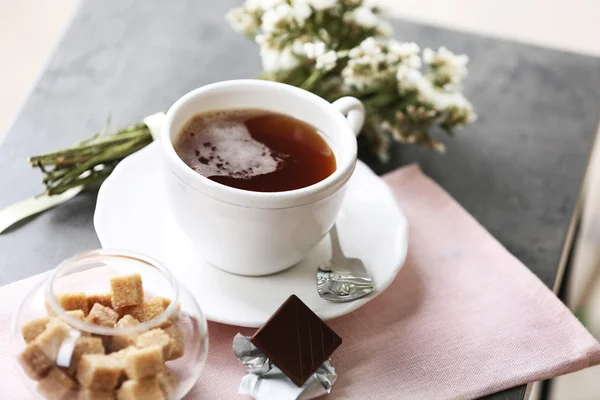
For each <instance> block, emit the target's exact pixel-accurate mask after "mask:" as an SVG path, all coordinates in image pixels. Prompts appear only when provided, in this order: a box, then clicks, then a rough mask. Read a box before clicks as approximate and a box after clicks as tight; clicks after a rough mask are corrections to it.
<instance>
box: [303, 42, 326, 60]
mask: <svg viewBox="0 0 600 400" xmlns="http://www.w3.org/2000/svg"><path fill="white" fill-rule="evenodd" d="M303 50H304V54H305V55H306V58H308V59H309V60H314V59H315V58H317V57H319V56H320V55H322V54H324V53H325V50H326V48H325V43H323V42H321V41H319V40H318V41H316V42H309V43H304V46H303Z"/></svg>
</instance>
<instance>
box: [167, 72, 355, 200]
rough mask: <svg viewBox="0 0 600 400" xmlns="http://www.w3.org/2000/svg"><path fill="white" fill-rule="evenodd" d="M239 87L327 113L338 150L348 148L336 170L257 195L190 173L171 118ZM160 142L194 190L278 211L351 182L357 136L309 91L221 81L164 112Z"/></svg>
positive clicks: (172, 167)
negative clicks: (196, 102)
mask: <svg viewBox="0 0 600 400" xmlns="http://www.w3.org/2000/svg"><path fill="white" fill-rule="evenodd" d="M238 88H251V89H255V90H261V89H265V88H267V89H271V90H273V89H274V90H278V91H281V92H282V93H285V94H287V95H292V96H296V97H300V98H302V99H304V100H307V101H310V102H313V103H315V104H316V105H318V106H320V107H322V108H323V109H324V110H326V112H327V117H328V118H330V119H332V120H333V121H335V123H336V124H337V125H338V130H339V131H340V132H342V133H341V134H340V135H339V137H340V139H339V140H338V142H341V141H344V142H345V143H344V146H340V147H344V148H347V149H348V150H346V151H345V152H344V154H343V156H342V157H339V158H337V157H336V170H335V171H334V172H333V173H332V174H331V175H329V176H328V177H326V178H325V179H323V180H321V181H319V182H317V183H314V184H312V185H309V186H305V187H302V188H299V189H293V190H288V191H282V192H256V191H250V190H243V189H238V188H234V187H230V186H227V185H223V184H221V183H218V182H215V181H213V180H211V179H208V178H206V177H204V176H202V175H200V174H199V173H197V172H195V171H194V170H192V169H191V168H190V167H189V166H188V165H187V164H186V163H185V162H184V161H183V160H182V159H181V158H179V156H178V155H177V153H176V152H175V148H174V146H173V142H172V141H171V130H172V122H173V120H174V117H175V116H176V115H177V113H178V112H179V111H180V110H181V108H182V107H183V106H184V105H185V104H187V103H189V102H190V101H193V100H194V99H196V98H198V97H201V96H203V95H205V94H207V93H209V92H211V91H215V90H235V89H238ZM317 128H318V127H317ZM160 142H161V148H162V149H163V151H162V154H163V160H164V161H165V162H166V164H167V166H168V168H169V170H170V171H171V172H172V173H173V174H174V175H175V177H176V178H178V179H179V180H180V181H182V182H183V183H184V184H186V185H187V186H189V187H191V188H193V189H194V190H196V191H198V192H201V193H203V194H204V195H206V196H208V197H211V198H213V199H215V200H219V201H221V202H224V203H229V204H233V205H237V206H241V207H247V208H259V209H280V208H291V207H297V206H301V205H306V204H311V203H314V202H317V201H319V200H321V199H323V198H326V197H328V196H330V195H331V194H333V193H335V192H336V191H337V190H339V189H341V188H342V187H343V186H344V184H345V183H346V182H347V181H348V179H350V176H351V175H352V172H353V171H354V168H355V166H356V160H357V144H356V136H355V134H354V132H353V131H352V129H351V128H350V126H349V125H348V122H347V120H346V118H345V117H344V115H343V114H342V113H341V112H340V111H339V110H337V109H336V108H334V106H333V105H332V104H331V103H329V102H328V101H326V100H325V99H323V98H321V97H319V96H317V95H315V94H313V93H311V92H308V91H306V90H304V89H300V88H298V87H295V86H291V85H287V84H284V83H280V82H272V81H263V80H258V79H237V80H228V81H221V82H216V83H212V84H209V85H205V86H202V87H199V88H197V89H194V90H192V91H190V92H188V93H187V94H185V95H184V96H182V97H181V98H179V99H178V100H177V101H176V102H175V103H174V104H173V105H172V106H171V108H169V110H168V111H167V113H166V118H165V122H164V124H163V127H162V130H161V140H160ZM334 145H335V144H334Z"/></svg>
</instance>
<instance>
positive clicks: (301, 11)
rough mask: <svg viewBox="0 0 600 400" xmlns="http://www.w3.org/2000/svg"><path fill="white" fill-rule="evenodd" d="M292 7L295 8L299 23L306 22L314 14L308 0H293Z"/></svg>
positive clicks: (296, 18)
mask: <svg viewBox="0 0 600 400" xmlns="http://www.w3.org/2000/svg"><path fill="white" fill-rule="evenodd" d="M292 8H293V9H294V19H295V20H296V22H297V23H298V24H299V25H302V24H304V22H305V21H306V20H307V19H308V17H310V16H311V15H312V9H311V8H310V5H309V3H308V1H307V0H295V1H293V2H292Z"/></svg>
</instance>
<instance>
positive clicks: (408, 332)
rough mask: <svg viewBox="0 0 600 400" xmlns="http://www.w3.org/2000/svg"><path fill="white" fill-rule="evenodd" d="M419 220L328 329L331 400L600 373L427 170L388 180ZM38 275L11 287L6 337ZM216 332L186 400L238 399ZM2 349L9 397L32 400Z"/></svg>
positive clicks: (466, 393) (233, 366) (446, 392)
mask: <svg viewBox="0 0 600 400" xmlns="http://www.w3.org/2000/svg"><path fill="white" fill-rule="evenodd" d="M385 180H386V181H387V182H388V183H389V185H390V186H391V187H392V189H393V190H394V192H395V194H396V196H397V199H398V202H399V204H400V206H401V207H402V209H403V211H404V213H405V214H406V216H407V218H408V222H409V225H410V227H409V237H410V239H409V246H408V258H407V261H406V265H405V266H404V268H403V269H402V270H401V271H400V274H399V275H398V277H397V278H396V280H395V281H394V283H393V284H392V285H391V286H390V287H389V288H388V289H387V290H386V291H385V293H383V294H382V295H380V296H379V297H377V298H376V299H375V300H373V301H372V302H370V303H368V304H367V305H365V306H364V307H362V308H361V309H360V310H358V311H355V312H354V313H352V314H349V315H347V316H345V317H342V318H339V319H336V320H334V321H331V322H329V324H330V326H331V327H332V328H333V329H334V330H335V331H336V332H337V333H338V334H339V335H340V336H341V337H342V338H343V340H344V342H343V344H342V346H341V347H340V348H339V349H338V350H337V351H336V353H335V355H334V357H333V359H332V364H333V365H334V366H335V367H336V370H337V372H338V382H337V383H336V385H335V387H334V389H333V392H332V394H331V395H330V396H329V398H332V399H382V400H383V399H394V400H398V399H411V400H412V399H427V400H431V399H436V400H437V399H470V398H475V397H479V396H483V395H486V394H489V393H494V392H497V391H500V390H503V389H507V388H510V387H513V386H516V385H520V384H523V383H528V382H533V381H538V380H541V379H546V378H550V377H554V376H557V375H561V374H565V373H568V372H573V371H577V370H580V369H583V368H586V367H589V366H591V365H596V364H599V363H600V345H599V344H598V342H597V341H596V340H595V339H594V338H593V337H592V336H591V335H590V334H589V333H588V332H587V331H586V330H585V328H584V327H583V326H582V325H581V324H580V323H579V322H578V321H577V319H575V317H573V315H572V314H571V312H570V311H569V310H568V309H567V308H566V307H565V306H564V305H563V304H562V303H561V302H560V301H559V300H558V299H557V298H556V297H555V296H554V294H553V293H552V292H551V291H550V290H548V289H547V288H546V286H544V284H543V283H542V282H540V281H539V280H538V279H537V278H536V277H535V275H533V274H532V273H531V272H530V271H529V270H528V269H527V268H526V267H525V266H523V265H522V264H521V263H520V262H519V260H517V259H516V258H515V257H513V256H512V255H511V254H510V253H509V252H508V251H506V249H504V248H503V247H502V245H500V243H498V242H497V241H496V240H495V239H494V238H493V237H492V236H491V235H490V234H489V233H488V232H487V231H486V230H485V229H484V228H483V227H481V225H479V224H478V223H477V222H476V221H475V220H474V219H473V218H472V217H471V216H470V215H469V214H468V213H467V212H466V211H465V210H464V209H462V208H461V207H460V206H459V205H458V204H457V203H456V202H455V201H454V200H453V199H452V198H451V197H450V196H449V195H448V194H447V193H445V192H444V191H443V190H442V189H441V188H440V187H439V186H438V185H437V184H436V183H435V182H433V181H432V180H431V179H429V178H428V177H426V176H425V175H424V174H423V173H422V172H421V171H420V169H419V168H418V167H416V166H408V167H405V168H401V169H399V170H397V171H395V172H393V173H391V174H388V175H387V176H386V177H385ZM35 279H40V278H39V277H33V278H29V279H25V280H23V281H19V282H16V283H13V284H10V285H8V286H5V287H3V288H2V289H0V332H1V334H2V335H1V337H2V338H4V339H6V338H7V337H8V333H9V326H10V319H11V317H12V314H13V312H14V311H15V310H16V308H17V305H18V304H19V301H20V300H21V298H22V296H23V295H24V294H25V292H26V291H27V290H29V288H30V287H31V285H32V284H33V282H34V280H35ZM252 331H253V330H249V329H243V328H239V327H234V326H226V325H221V324H215V323H211V324H209V333H210V351H209V357H208V361H207V364H206V367H205V370H204V373H203V375H202V377H201V379H200V380H199V381H198V383H197V384H196V386H195V387H194V389H193V391H192V392H191V393H190V394H189V395H188V396H187V397H186V399H236V398H243V397H242V396H240V395H238V394H237V388H238V385H239V383H240V380H241V378H242V376H243V375H244V373H243V369H242V367H241V365H240V363H239V361H238V360H237V359H236V358H235V357H234V356H233V354H232V352H231V342H232V339H233V336H234V335H235V334H236V333H238V332H242V333H244V334H251V333H252ZM12 363H13V360H12V355H11V354H10V352H9V349H8V344H7V340H2V341H0V376H2V378H3V379H2V380H3V382H5V383H8V382H11V384H4V385H0V399H13V400H18V399H29V398H30V395H29V393H28V392H27V391H26V389H25V387H23V386H22V385H20V384H19V382H18V380H17V379H18V378H17V377H16V374H15V372H14V371H13V370H12V365H11V364H12ZM12 382H14V384H12Z"/></svg>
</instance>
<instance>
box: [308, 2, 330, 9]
mask: <svg viewBox="0 0 600 400" xmlns="http://www.w3.org/2000/svg"><path fill="white" fill-rule="evenodd" d="M307 2H308V3H309V4H310V5H311V7H312V8H314V9H315V10H325V9H327V8H331V7H333V6H335V5H336V3H337V0H307Z"/></svg>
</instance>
